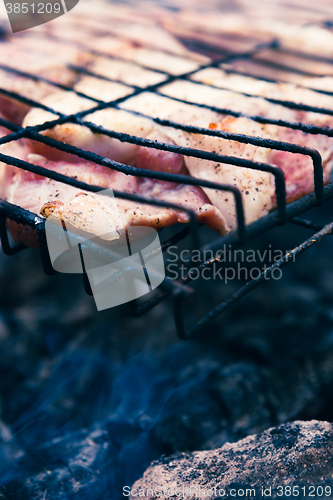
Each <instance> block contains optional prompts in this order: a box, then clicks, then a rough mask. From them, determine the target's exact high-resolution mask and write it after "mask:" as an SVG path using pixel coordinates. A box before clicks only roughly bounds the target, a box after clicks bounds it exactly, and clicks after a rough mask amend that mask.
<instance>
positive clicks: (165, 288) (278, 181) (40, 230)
mask: <svg viewBox="0 0 333 500" xmlns="http://www.w3.org/2000/svg"><path fill="white" fill-rule="evenodd" d="M61 43H68V44H70V43H71V41H69V40H68V41H67V42H64V40H61ZM279 48H280V45H279V41H278V40H275V39H274V40H271V41H270V42H268V43H259V44H257V45H256V46H255V47H254V49H253V50H250V51H247V52H242V53H241V52H239V53H231V54H227V55H224V56H223V57H222V58H219V59H216V58H215V60H213V61H212V62H210V63H209V64H205V65H201V66H199V67H198V68H197V69H195V70H193V71H190V72H187V73H184V74H181V75H171V74H168V75H167V78H166V80H164V81H163V82H159V83H157V84H154V85H151V86H148V87H143V88H141V87H135V86H133V85H127V86H128V87H130V88H131V89H132V90H133V92H132V93H130V94H129V95H126V96H125V97H121V98H119V99H116V100H114V101H111V102H104V101H100V100H98V99H93V98H92V97H90V96H87V95H85V94H83V93H82V92H77V91H75V90H74V89H72V88H70V87H67V86H64V85H61V84H58V83H55V82H53V81H52V80H50V79H48V78H44V77H41V76H38V75H35V74H30V73H27V72H23V71H19V70H17V69H15V68H12V67H10V66H7V65H0V69H1V70H4V71H6V72H8V73H11V74H14V75H17V76H20V77H25V78H28V79H31V80H34V81H37V82H38V81H40V82H46V83H48V84H49V85H52V86H53V87H55V88H58V89H62V90H66V91H71V92H75V93H76V94H77V95H79V96H81V97H86V98H88V99H90V100H91V101H95V103H96V104H95V105H94V106H93V107H92V108H90V109H88V110H85V111H82V112H79V113H76V114H73V115H63V114H61V113H59V112H57V111H55V110H54V109H51V108H49V107H47V106H44V105H42V104H40V103H39V102H36V101H34V100H32V99H28V98H26V97H24V96H22V95H20V94H19V93H16V92H10V91H8V90H6V89H4V88H0V94H2V95H4V96H7V97H10V98H13V99H15V100H17V101H19V102H21V103H24V104H27V105H29V106H32V107H36V108H40V109H44V110H47V111H49V112H51V113H53V114H55V115H58V118H57V119H55V120H53V121H51V122H47V123H44V124H42V125H37V126H33V127H26V128H22V127H20V126H18V125H15V124H13V123H11V122H9V121H7V120H5V119H2V118H0V125H1V126H3V127H5V128H7V129H8V130H9V131H10V133H9V134H8V135H7V136H5V137H2V138H1V139H0V146H1V145H2V144H5V143H10V142H12V141H15V140H18V139H21V138H26V139H32V140H34V141H38V142H41V143H43V144H46V145H48V146H51V147H53V148H56V149H58V150H61V151H65V152H67V153H70V154H73V155H76V156H77V157H80V158H82V159H84V160H88V161H91V162H94V163H96V164H99V165H102V166H105V167H107V168H110V169H113V170H117V171H119V172H123V173H125V174H130V175H133V176H137V177H145V178H150V179H156V180H162V181H169V182H176V183H179V184H187V185H192V186H201V187H206V188H212V189H216V190H221V191H228V192H230V193H231V194H232V195H233V197H234V199H235V206H236V217H237V229H236V230H235V231H234V232H232V233H230V234H228V235H226V236H224V237H217V238H215V239H214V240H213V241H211V242H209V243H208V244H206V245H204V246H201V245H200V232H199V229H200V226H199V224H198V223H197V221H196V217H195V213H194V211H191V210H189V209H188V208H186V207H183V206H181V205H175V204H171V203H169V202H162V201H160V200H153V199H148V198H144V197H142V196H138V195H135V194H130V193H125V192H120V191H114V196H115V197H116V198H122V199H126V200H130V201H135V202H139V203H145V204H149V205H153V206H158V207H169V208H175V209H177V210H181V211H185V212H187V213H188V214H189V224H188V226H187V227H185V229H183V230H181V231H180V232H177V233H176V234H174V235H173V236H172V237H171V238H169V239H168V240H167V241H164V242H162V249H163V250H166V249H167V248H169V247H170V246H171V245H174V244H176V243H178V242H179V241H181V240H182V239H183V238H185V237H187V236H188V235H190V236H191V237H192V242H193V243H192V244H193V248H201V250H211V251H217V250H219V249H221V248H223V247H226V246H228V248H229V249H235V248H239V247H240V246H242V245H243V244H244V243H245V242H246V241H248V240H250V239H252V238H254V237H255V236H258V235H260V234H261V233H263V232H265V231H267V230H268V229H271V228H273V227H276V226H278V225H284V224H286V223H287V221H290V222H292V223H294V224H298V225H301V226H303V227H307V228H309V229H311V230H312V231H315V232H316V233H315V234H314V235H312V236H311V237H310V238H309V239H308V240H306V241H304V243H302V244H301V245H300V246H298V247H296V248H295V249H294V250H292V251H291V252H289V254H288V255H286V256H285V257H283V258H282V259H280V260H279V261H277V262H275V263H274V264H273V265H272V266H270V267H269V268H268V269H266V271H264V272H262V273H261V275H260V276H259V277H258V278H257V279H253V280H251V281H248V282H247V283H246V284H245V285H244V286H242V287H241V288H240V289H239V290H238V291H237V292H236V293H234V294H232V295H231V296H230V297H229V298H228V299H227V300H226V301H224V302H222V303H221V304H219V305H218V306H216V307H215V308H214V309H213V310H212V311H210V312H209V313H208V314H206V315H205V316H204V317H203V318H202V319H201V320H200V321H199V322H198V323H197V324H195V325H193V326H191V327H190V328H189V329H187V330H186V329H185V326H184V317H183V311H182V309H183V302H184V301H185V300H187V299H189V298H190V297H191V296H192V294H193V290H192V289H191V288H190V287H189V286H188V285H189V284H190V283H191V280H192V275H191V272H189V273H188V274H187V275H186V276H185V277H184V278H182V279H179V280H177V281H173V280H171V279H169V278H166V279H165V280H164V282H163V283H162V285H161V286H160V287H159V288H160V290H159V291H158V293H157V294H155V295H154V296H153V297H150V298H148V299H147V300H146V301H145V302H143V303H140V305H139V304H137V303H136V302H133V303H131V309H132V314H133V315H135V316H141V315H143V314H144V313H146V312H147V311H149V310H150V309H152V308H153V307H154V306H156V305H157V304H159V303H160V302H161V301H163V300H164V299H165V298H166V297H168V296H170V295H172V299H173V312H174V320H175V325H176V329H177V333H178V336H179V337H180V338H182V339H188V338H192V337H193V336H195V335H196V334H198V333H199V332H200V330H201V329H202V327H203V326H204V325H206V324H207V323H208V322H209V321H211V320H212V319H213V318H215V317H216V316H218V315H219V314H220V313H222V312H223V311H225V310H226V309H227V308H228V307H230V306H231V305H232V304H234V303H235V302H236V301H238V300H239V299H240V298H242V297H243V296H244V295H246V294H247V293H248V292H249V291H251V290H253V289H254V288H255V287H256V286H258V285H259V284H260V283H262V282H263V281H264V280H265V279H267V278H268V277H269V276H270V275H271V273H272V272H274V270H275V269H276V268H281V267H283V266H284V265H286V264H287V263H288V262H290V261H291V260H292V259H291V256H297V255H299V254H301V253H302V252H304V251H305V250H307V249H308V248H310V247H312V246H313V245H315V244H317V243H318V242H319V241H321V240H322V238H324V237H325V236H327V235H330V234H332V233H333V223H331V224H328V225H326V226H324V227H320V226H318V225H317V224H314V223H312V222H311V221H308V220H305V219H302V218H299V217H298V216H299V215H300V214H301V213H303V212H305V211H307V210H309V209H311V208H314V207H316V206H319V205H322V204H323V203H324V202H325V201H327V200H329V199H331V198H333V184H329V185H327V186H326V187H324V183H323V166H322V159H321V155H320V154H319V152H318V151H316V150H314V149H311V148H307V147H303V146H297V145H294V144H289V143H286V142H282V141H275V140H270V139H264V138H260V137H252V136H248V135H242V134H235V133H230V132H224V131H217V130H211V129H202V128H198V127H194V126H190V125H188V126H187V125H183V124H180V123H176V122H173V121H169V120H161V119H159V118H153V117H150V116H148V118H150V119H151V120H153V121H154V122H155V123H157V124H159V125H163V126H168V127H172V128H175V129H179V130H183V131H186V132H189V133H193V134H196V133H200V134H204V135H210V136H216V137H221V138H224V139H227V140H233V141H237V142H240V143H245V144H252V145H255V146H260V147H263V148H269V149H275V150H280V151H288V152H291V153H294V154H302V155H307V156H309V157H310V158H311V160H312V163H313V175H314V186H315V189H314V192H313V193H311V194H308V195H306V196H303V197H302V198H300V199H299V200H297V201H294V202H293V203H290V204H288V205H286V187H285V180H284V175H283V172H282V170H281V169H280V168H278V167H275V166H272V165H269V164H263V163H258V162H255V161H250V160H245V159H241V158H235V157H230V156H223V155H220V154H216V153H213V152H207V151H201V150H196V149H191V148H185V147H180V146H175V145H170V144H164V143H159V142H155V141H150V140H148V139H142V138H139V137H135V136H130V135H127V134H123V133H117V132H114V131H112V130H107V129H105V128H103V127H101V126H98V125H95V124H93V123H90V122H87V121H85V120H84V117H85V116H86V115H88V114H90V113H92V112H94V111H98V110H103V109H106V108H117V107H118V106H119V104H121V103H123V102H125V101H126V100H127V99H129V98H131V97H133V96H135V95H139V94H141V93H143V92H152V93H157V94H159V95H162V96H163V92H162V91H161V89H162V88H163V86H164V85H167V84H168V83H171V82H173V81H176V80H189V78H190V77H191V76H192V75H194V74H195V73H197V72H199V71H201V70H203V69H205V68H212V67H219V65H220V64H226V63H231V62H233V61H237V60H238V59H247V60H251V59H252V58H253V57H254V56H257V55H258V54H260V53H261V52H263V51H264V50H267V49H272V50H277V49H279ZM84 50H86V51H87V47H86V46H84ZM90 52H93V53H94V54H96V55H100V56H103V57H107V58H110V59H115V58H114V57H113V56H110V55H108V54H105V53H103V52H98V51H95V50H94V51H90ZM290 53H291V54H292V52H291V51H290ZM295 54H296V55H297V54H299V53H298V52H295ZM302 57H304V58H308V59H310V60H318V61H323V58H321V57H320V56H318V57H316V56H314V55H311V54H302ZM116 59H118V60H122V59H121V58H118V57H117V58H116ZM124 60H125V59H124ZM325 62H326V63H329V64H333V60H328V59H325ZM135 64H136V65H137V66H140V67H142V68H147V67H146V66H144V65H140V64H139V63H137V62H135ZM272 64H273V65H274V64H275V63H272ZM275 66H276V67H277V68H278V67H279V68H281V65H275ZM67 67H68V68H69V69H71V70H74V71H77V72H79V74H80V73H81V74H86V75H90V76H93V77H95V78H99V79H102V80H106V81H110V82H117V83H121V84H122V85H126V84H125V83H124V82H123V81H119V80H115V79H111V78H107V77H104V76H100V75H98V74H95V73H94V72H92V71H88V70H86V69H85V68H81V67H78V66H73V65H68V66H67ZM148 69H149V70H151V71H157V72H158V70H154V69H152V68H148ZM283 69H284V71H293V70H292V69H291V68H288V67H286V66H283ZM227 72H230V73H235V74H246V73H242V72H240V71H237V70H236V69H234V70H232V69H228V70H227ZM163 73H165V72H163ZM249 76H251V77H252V78H257V79H258V80H263V79H265V78H261V77H260V78H259V77H255V76H253V75H249ZM189 81H191V82H192V80H189ZM269 81H272V80H269ZM196 83H198V85H205V84H203V83H201V82H196ZM219 88H221V87H219ZM312 90H313V89H312ZM316 92H320V93H325V94H328V95H330V94H332V93H330V92H324V91H316ZM239 93H240V94H242V95H247V94H245V93H242V92H239ZM166 97H168V98H169V99H173V100H176V101H180V102H182V103H186V104H189V105H195V106H201V107H204V108H208V109H210V110H213V111H216V112H219V113H222V114H225V115H229V116H233V117H241V116H245V117H247V118H251V119H252V120H254V121H256V122H258V123H260V124H273V125H278V126H284V127H288V128H290V129H294V130H300V131H303V132H306V133H309V134H314V135H316V134H322V135H326V136H328V137H333V129H332V128H328V127H325V128H324V127H318V126H313V125H306V124H302V123H294V122H287V121H282V120H273V119H269V118H264V117H262V116H253V115H243V114H242V113H240V112H235V111H232V110H229V109H222V108H218V107H214V106H208V105H204V104H198V103H196V102H189V101H187V100H186V101H185V100H180V99H176V98H173V97H170V96H169V95H167V96H166ZM252 97H253V95H252ZM254 97H256V96H254ZM260 97H261V96H260ZM263 99H265V100H267V101H269V102H272V103H274V104H279V105H281V106H284V107H286V108H291V109H297V110H302V111H311V112H315V113H324V114H327V115H331V116H332V115H333V110H329V109H322V108H316V107H312V106H307V105H305V104H304V105H303V104H297V103H295V102H289V101H280V100H275V99H269V98H265V97H264V98H263ZM126 111H128V112H130V113H134V114H139V113H136V112H134V111H131V110H128V109H126ZM141 116H146V115H142V114H141ZM64 123H75V124H78V125H81V126H85V127H87V128H89V129H90V130H91V131H92V132H94V133H98V134H103V135H106V136H109V137H111V138H115V139H119V140H120V141H122V142H128V143H132V144H136V145H140V146H146V147H149V148H155V149H160V150H163V151H171V152H176V153H180V154H182V155H185V156H195V157H198V158H201V159H203V160H211V161H215V162H222V163H226V164H230V165H235V166H239V167H245V168H251V169H255V170H260V171H264V172H270V173H271V174H273V175H274V177H275V193H276V201H277V210H275V211H274V212H272V213H270V214H268V215H266V216H265V217H262V218H261V219H259V220H257V221H256V222H253V223H252V224H250V225H248V226H246V225H245V219H244V210H243V205H242V197H241V193H240V191H239V190H238V189H237V188H236V187H235V186H231V185H226V184H218V183H213V182H209V181H204V180H201V179H196V178H193V177H190V176H183V175H176V174H170V173H165V172H155V171H149V170H145V169H139V168H135V167H132V166H129V165H125V164H121V163H118V162H116V161H113V160H111V159H109V158H104V157H102V156H99V155H97V154H95V153H93V152H91V151H86V150H83V149H79V148H76V147H74V146H71V145H69V144H65V143H61V142H58V141H57V140H55V139H52V138H49V137H45V136H43V135H42V134H41V133H40V132H42V131H43V130H46V129H49V128H52V127H54V126H56V125H59V124H64ZM0 161H1V162H4V163H6V164H8V165H13V166H15V167H18V168H21V169H23V170H26V171H29V172H33V173H35V174H38V175H41V176H44V177H47V178H50V179H54V180H56V181H59V182H63V183H66V184H69V185H71V186H74V187H77V188H79V189H84V190H87V191H91V192H98V191H101V190H103V189H104V188H101V187H99V186H93V185H90V184H86V183H84V182H81V181H78V180H76V179H73V178H70V177H67V176H65V175H62V174H59V173H57V172H52V171H50V170H48V169H45V168H43V167H40V166H36V165H33V164H32V163H29V162H26V161H22V160H19V159H18V158H15V157H13V156H7V155H4V154H0ZM6 219H10V220H12V221H15V222H17V223H20V224H24V225H27V226H30V227H32V228H34V229H36V231H37V237H38V242H39V252H40V257H41V261H42V264H43V269H44V271H45V273H47V274H49V275H51V274H54V273H55V271H54V270H53V268H52V265H51V261H50V258H49V253H48V248H47V243H46V236H45V219H43V218H42V217H40V216H38V215H37V214H33V213H31V212H29V211H27V210H25V209H23V208H21V207H19V206H16V205H13V204H10V203H8V202H7V201H5V200H0V239H1V245H2V250H3V252H4V253H5V254H7V255H14V254H16V253H17V252H19V251H21V250H23V249H24V248H26V247H25V245H24V244H22V243H18V244H16V245H15V246H13V247H11V246H10V243H9V238H8V234H7V229H6ZM218 261H219V257H216V258H212V259H210V260H207V261H205V262H201V263H200V264H198V265H197V266H194V267H195V268H196V269H198V270H200V271H201V270H203V269H205V268H207V267H210V266H212V265H213V264H214V263H215V262H217V263H218ZM118 278H119V277H118ZM112 279H117V278H112ZM84 286H85V289H86V291H87V293H91V290H90V287H89V282H88V279H87V276H86V275H85V276H84Z"/></svg>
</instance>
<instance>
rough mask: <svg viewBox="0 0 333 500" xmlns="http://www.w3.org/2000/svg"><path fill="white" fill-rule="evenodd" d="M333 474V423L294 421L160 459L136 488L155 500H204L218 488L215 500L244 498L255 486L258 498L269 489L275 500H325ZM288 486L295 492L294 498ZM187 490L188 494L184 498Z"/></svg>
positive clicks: (332, 480)
mask: <svg viewBox="0 0 333 500" xmlns="http://www.w3.org/2000/svg"><path fill="white" fill-rule="evenodd" d="M332 471H333V425H332V424H330V423H328V422H319V421H316V420H312V421H310V422H302V421H295V422H293V423H288V424H284V425H281V426H279V427H275V428H271V429H268V430H267V431H265V432H263V433H261V434H255V435H253V436H248V437H247V438H245V439H242V440H241V441H238V442H237V443H226V444H225V445H224V446H222V448H219V449H216V450H212V451H199V452H194V453H190V454H185V453H183V454H178V455H174V456H171V457H169V458H167V457H162V458H161V459H160V460H159V461H156V462H153V463H152V465H151V466H150V467H149V468H148V469H147V471H146V472H145V474H144V476H143V477H142V478H141V479H140V480H138V481H137V482H136V483H135V484H134V485H133V487H132V490H140V491H143V490H145V493H146V496H145V498H150V499H151V500H153V499H154V500H155V499H157V498H159V499H161V498H179V497H180V498H186V499H188V500H196V499H198V498H205V496H204V495H205V494H206V493H208V494H209V490H211V492H212V491H213V489H214V488H217V498H218V497H219V493H218V491H219V490H220V496H221V497H223V496H226V495H228V496H233V497H235V496H236V498H240V497H242V496H246V494H244V495H243V491H246V489H248V491H250V489H251V488H253V489H254V490H253V492H252V496H254V492H255V496H256V497H263V492H262V488H265V489H267V488H272V489H271V490H267V491H266V493H267V494H268V493H269V495H267V496H270V497H272V498H275V497H276V498H281V497H282V498H287V497H289V498H293V497H296V496H298V497H306V498H319V497H321V498H327V497H332V493H333V474H332ZM199 487H200V488H201V489H202V491H201V496H200V495H199V491H200V490H199ZM286 487H287V488H286ZM289 487H291V492H293V491H294V494H293V493H292V495H291V496H290V495H289V491H290V490H289ZM293 488H294V490H293ZM321 488H323V490H322V489H321ZM325 488H326V489H325ZM163 490H165V493H164V492H163ZM172 490H174V491H172ZM183 491H184V492H185V495H182V496H180V495H179V494H180V492H183ZM297 491H298V495H296V493H297ZM161 492H162V493H161ZM205 492H206V493H205ZM233 492H235V494H233ZM147 493H148V494H147ZM172 493H174V494H172ZM311 493H312V494H311ZM135 494H139V491H134V492H133V496H132V498H134V497H135ZM177 495H178V496H177ZM249 495H250V493H248V495H247V496H249ZM214 496H215V492H213V495H211V497H212V498H214ZM206 498H207V494H206ZM215 498H216V496H215Z"/></svg>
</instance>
